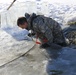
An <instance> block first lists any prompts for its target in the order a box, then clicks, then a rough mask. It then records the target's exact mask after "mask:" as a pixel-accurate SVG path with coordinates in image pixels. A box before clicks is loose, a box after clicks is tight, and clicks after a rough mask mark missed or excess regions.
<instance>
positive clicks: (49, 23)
mask: <svg viewBox="0 0 76 75" xmlns="http://www.w3.org/2000/svg"><path fill="white" fill-rule="evenodd" d="M25 18H26V20H27V23H28V27H27V28H28V30H33V32H34V33H36V35H37V36H38V37H39V38H40V40H41V41H42V44H44V46H46V45H47V44H48V45H49V46H51V45H52V44H57V45H61V46H63V45H66V42H65V38H64V36H63V32H62V29H61V27H60V25H59V23H58V22H56V21H55V20H53V19H52V18H49V17H45V16H43V15H36V14H34V13H33V14H32V15H29V14H28V13H26V14H25ZM18 26H19V25H18ZM20 27H21V26H20ZM44 39H47V42H44Z"/></svg>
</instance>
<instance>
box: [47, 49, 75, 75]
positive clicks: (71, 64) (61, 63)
mask: <svg viewBox="0 0 76 75" xmlns="http://www.w3.org/2000/svg"><path fill="white" fill-rule="evenodd" d="M75 57H76V49H72V48H63V49H62V51H61V53H60V55H59V57H58V58H57V59H53V60H51V61H50V60H49V62H48V65H47V71H48V73H49V75H52V74H56V75H75V74H76V60H75Z"/></svg>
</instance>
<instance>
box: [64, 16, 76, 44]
mask: <svg viewBox="0 0 76 75" xmlns="http://www.w3.org/2000/svg"><path fill="white" fill-rule="evenodd" d="M67 25H69V27H68V28H66V29H64V30H65V31H64V35H65V37H66V38H67V39H68V40H69V45H76V17H74V18H72V19H71V20H69V21H68V22H67Z"/></svg>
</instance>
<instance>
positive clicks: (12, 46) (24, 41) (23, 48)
mask: <svg viewBox="0 0 76 75" xmlns="http://www.w3.org/2000/svg"><path fill="white" fill-rule="evenodd" d="M27 34H28V31H27V30H22V29H18V28H14V29H13V28H4V29H0V42H1V43H0V66H2V65H4V64H6V63H8V62H10V61H12V60H14V59H16V58H18V57H19V56H21V55H23V54H25V53H26V52H27V51H29V50H30V49H31V48H32V47H33V46H34V42H33V41H32V40H31V38H29V37H28V36H27Z"/></svg>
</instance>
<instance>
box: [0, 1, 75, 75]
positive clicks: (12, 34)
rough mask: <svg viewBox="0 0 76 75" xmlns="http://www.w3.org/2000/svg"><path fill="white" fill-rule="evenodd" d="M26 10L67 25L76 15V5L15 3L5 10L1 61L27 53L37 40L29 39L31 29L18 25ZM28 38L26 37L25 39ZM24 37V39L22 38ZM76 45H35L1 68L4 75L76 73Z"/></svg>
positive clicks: (2, 22) (0, 52)
mask: <svg viewBox="0 0 76 75" xmlns="http://www.w3.org/2000/svg"><path fill="white" fill-rule="evenodd" d="M25 12H28V13H30V14H31V13H33V12H35V13H37V14H43V15H45V16H48V17H51V18H53V19H55V20H56V21H58V22H59V23H60V25H62V27H63V28H65V27H66V23H67V21H68V20H70V19H71V18H72V17H75V15H76V5H67V4H65V5H64V4H59V3H54V4H51V3H49V2H46V1H44V2H41V1H40V0H37V1H33V2H31V1H27V2H26V4H25V3H24V2H21V3H15V4H14V5H13V6H12V7H11V8H10V10H9V11H6V12H1V23H0V26H1V28H2V29H3V30H2V29H1V30H0V42H1V43H0V65H3V64H4V62H7V61H9V60H11V59H13V58H14V57H18V56H20V55H21V54H23V53H25V52H26V51H27V50H28V48H29V47H32V45H34V44H33V42H32V41H29V40H28V38H27V36H25V35H27V34H28V31H27V30H21V29H19V30H17V28H15V26H16V21H17V18H18V17H20V16H24V14H25ZM25 38H26V39H27V41H26V40H24V39H25ZM18 40H22V41H18ZM75 57H76V48H75V47H74V49H73V47H71V48H69V47H64V48H62V49H61V50H53V49H51V48H48V49H40V48H39V46H38V45H37V46H35V48H33V49H32V50H31V51H30V52H29V53H27V55H25V56H23V57H20V58H19V59H17V60H15V61H13V62H11V63H9V64H7V65H5V66H4V67H1V68H0V75H25V74H26V75H47V74H46V70H47V73H48V75H53V74H56V75H76V60H75Z"/></svg>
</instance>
